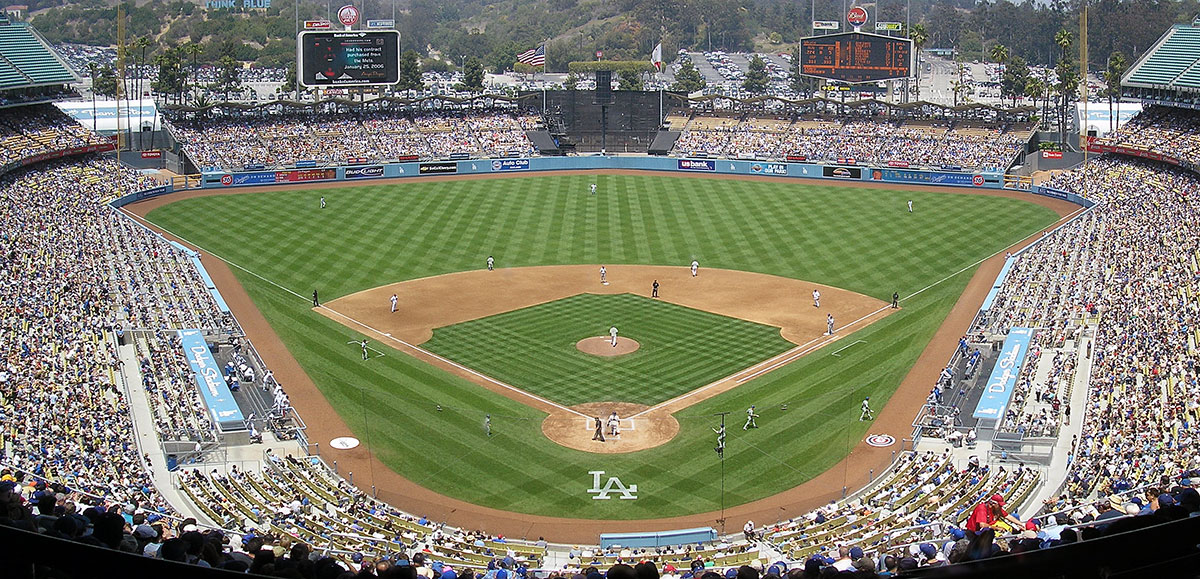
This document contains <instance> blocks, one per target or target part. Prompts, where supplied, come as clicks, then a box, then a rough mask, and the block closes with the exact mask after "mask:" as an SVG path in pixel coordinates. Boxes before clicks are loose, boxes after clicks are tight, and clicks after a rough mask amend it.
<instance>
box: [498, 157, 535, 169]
mask: <svg viewBox="0 0 1200 579" xmlns="http://www.w3.org/2000/svg"><path fill="white" fill-rule="evenodd" d="M528 170H529V159H496V160H494V161H492V171H528Z"/></svg>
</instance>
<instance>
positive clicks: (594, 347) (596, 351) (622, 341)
mask: <svg viewBox="0 0 1200 579" xmlns="http://www.w3.org/2000/svg"><path fill="white" fill-rule="evenodd" d="M575 347H576V348H577V349H578V350H579V351H580V352H583V353H584V354H591V355H593V356H620V355H623V354H630V353H633V352H636V351H637V349H638V348H641V347H642V345H641V344H639V343H637V340H632V339H630V338H621V337H618V338H617V345H616V346H615V347H614V346H613V345H612V338H609V337H608V336H596V337H594V338H584V339H582V340H579V341H578V342H575Z"/></svg>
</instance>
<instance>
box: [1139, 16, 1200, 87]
mask: <svg viewBox="0 0 1200 579" xmlns="http://www.w3.org/2000/svg"><path fill="white" fill-rule="evenodd" d="M1121 85H1123V86H1125V87H1129V88H1141V89H1156V90H1164V91H1176V92H1180V93H1192V94H1191V95H1190V96H1191V97H1195V96H1197V93H1200V25H1198V24H1197V23H1196V22H1193V23H1192V24H1190V25H1187V24H1177V25H1175V26H1172V27H1171V29H1170V30H1167V32H1166V33H1165V34H1163V35H1162V37H1161V38H1159V39H1158V41H1157V42H1155V43H1154V45H1153V46H1151V47H1150V50H1148V51H1146V54H1143V55H1142V57H1141V58H1139V59H1138V60H1137V62H1135V63H1133V66H1131V67H1130V68H1129V72H1126V73H1125V77H1124V78H1122V79H1121Z"/></svg>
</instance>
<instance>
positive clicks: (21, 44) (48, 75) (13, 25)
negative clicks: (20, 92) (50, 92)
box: [0, 22, 75, 90]
mask: <svg viewBox="0 0 1200 579" xmlns="http://www.w3.org/2000/svg"><path fill="white" fill-rule="evenodd" d="M72 82H75V75H74V74H72V73H71V70H70V69H69V68H67V66H66V65H65V64H64V63H63V62H62V61H61V60H59V59H58V57H56V56H55V55H54V52H53V51H52V50H51V49H50V46H49V45H47V44H46V43H45V42H44V41H43V40H42V38H41V36H40V35H38V34H37V32H35V31H34V30H33V28H30V26H29V25H28V24H26V23H23V22H4V23H0V90H8V89H14V88H20V87H26V86H36V85H47V84H69V83H72Z"/></svg>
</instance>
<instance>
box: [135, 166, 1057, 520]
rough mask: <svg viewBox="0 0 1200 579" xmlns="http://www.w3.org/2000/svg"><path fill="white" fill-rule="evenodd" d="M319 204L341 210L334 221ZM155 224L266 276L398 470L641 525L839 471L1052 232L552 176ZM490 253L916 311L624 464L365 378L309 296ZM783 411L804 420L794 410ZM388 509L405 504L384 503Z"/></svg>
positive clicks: (254, 288)
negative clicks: (776, 279)
mask: <svg viewBox="0 0 1200 579" xmlns="http://www.w3.org/2000/svg"><path fill="white" fill-rule="evenodd" d="M591 182H596V183H597V184H598V186H599V192H598V194H597V195H596V196H594V197H593V196H590V195H588V194H587V190H588V184H589V183H591ZM321 195H325V197H326V200H327V201H328V207H327V208H326V209H325V210H324V211H323V212H322V211H321V210H320V209H318V207H317V205H318V199H319V197H320V196H321ZM908 199H912V200H913V205H914V209H915V213H913V214H911V215H909V214H908V211H907V208H906V201H907V200H908ZM150 218H151V220H153V221H154V222H156V223H158V224H159V225H161V226H163V227H164V228H166V229H168V230H170V231H172V232H173V233H175V234H177V235H180V236H181V237H183V238H185V239H188V240H189V241H191V242H192V243H195V244H196V245H198V246H200V247H201V248H203V249H204V250H205V252H206V253H210V254H215V255H217V256H220V257H222V258H224V259H227V260H229V261H231V262H232V263H235V264H237V265H238V266H241V267H244V268H245V269H246V270H249V271H251V272H254V274H255V275H252V274H250V273H247V272H246V271H243V270H238V269H236V268H235V271H236V272H237V274H238V276H239V278H240V280H241V281H242V283H243V284H244V285H245V287H246V289H247V291H248V292H249V293H250V295H251V296H252V297H253V298H254V300H255V303H256V305H257V306H258V307H259V308H260V309H261V310H262V312H263V313H264V315H265V316H266V317H267V319H268V320H270V321H271V324H272V326H273V327H274V329H275V331H276V332H278V333H279V335H280V337H281V338H282V339H283V341H284V343H285V344H286V345H287V347H288V349H289V350H290V352H291V353H292V355H293V356H295V357H296V359H297V360H298V361H299V362H300V364H301V365H302V366H303V367H304V369H305V371H306V372H307V373H308V375H309V377H310V378H312V380H313V381H314V382H315V383H316V384H317V386H318V387H319V388H321V390H322V392H323V393H324V394H325V396H326V397H327V398H328V399H329V401H330V402H331V403H332V404H333V406H334V408H335V409H337V410H338V412H339V414H340V415H341V417H342V418H343V420H345V421H346V423H347V425H348V426H349V428H350V429H351V431H352V432H353V434H354V435H355V436H357V437H358V438H359V439H361V440H363V441H364V444H366V445H367V446H369V447H370V449H371V450H372V452H374V453H375V454H376V455H377V456H379V457H380V459H381V460H382V461H383V462H384V463H385V464H387V465H388V466H390V467H391V468H392V469H394V470H396V471H397V472H400V473H401V474H403V475H404V476H406V477H408V478H409V479H411V480H413V481H415V482H417V483H419V484H422V485H424V486H426V487H428V488H430V489H433V490H435V491H438V492H441V493H444V494H447V495H450V496H454V497H457V498H460V499H463V500H466V501H469V502H473V503H477V504H482V505H487V506H491V507H496V508H500V509H509V510H518V511H520V512H525V513H533V514H542V515H552V516H568V517H580V518H603V519H638V518H657V517H663V516H674V515H684V514H688V513H697V512H706V511H713V510H717V509H719V508H720V506H721V505H722V504H724V505H727V506H729V505H736V504H740V503H743V502H746V501H751V500H754V499H758V498H762V497H765V496H769V495H772V494H775V493H778V492H780V491H782V490H785V489H788V488H791V487H793V486H795V485H797V484H800V483H802V482H804V481H805V480H808V479H809V478H811V477H813V476H816V475H817V474H819V473H820V472H822V471H824V470H826V469H828V468H829V467H830V466H831V465H833V464H834V463H836V462H837V461H838V460H840V459H841V458H842V457H843V456H845V455H846V453H847V452H848V450H849V448H850V447H851V446H852V445H853V444H855V443H856V442H857V441H858V440H860V439H861V437H862V436H863V435H864V434H865V433H866V432H867V431H868V429H869V428H870V426H871V425H870V423H865V422H859V421H858V420H857V419H858V405H859V403H860V402H861V401H862V399H863V396H868V395H869V396H870V397H871V401H872V403H873V405H874V406H875V407H876V408H877V409H882V408H883V407H884V406H885V404H886V403H887V400H888V398H889V397H890V396H891V395H892V393H893V392H894V391H895V388H896V386H897V385H898V384H899V383H900V381H901V380H902V379H903V377H904V375H905V374H906V373H907V372H908V371H909V370H910V369H911V368H912V366H913V364H914V363H915V361H916V360H917V357H918V355H919V354H920V352H921V351H922V350H923V349H924V347H925V345H926V344H927V343H928V341H929V338H930V337H931V336H932V335H933V333H934V331H935V330H936V328H937V327H938V325H939V324H940V323H941V321H942V320H943V319H944V318H945V316H946V314H947V312H949V311H950V308H951V307H952V306H953V305H954V303H955V301H956V300H957V299H958V296H959V295H960V293H961V292H962V290H963V288H964V287H966V283H967V280H968V279H969V278H970V275H971V273H972V272H973V270H974V268H973V267H972V266H973V264H975V263H976V262H977V261H978V260H979V259H981V258H984V257H986V256H988V255H991V254H993V253H995V252H997V251H1003V249H1004V248H1005V247H1008V246H1009V245H1011V244H1012V243H1013V242H1015V241H1017V240H1019V239H1021V238H1024V237H1026V236H1028V235H1030V234H1032V233H1034V232H1035V231H1037V230H1038V229H1039V228H1040V227H1043V226H1045V225H1047V224H1049V223H1052V222H1053V221H1054V220H1055V215H1054V214H1053V213H1052V212H1050V211H1049V210H1047V209H1045V208H1042V207H1039V206H1037V205H1034V204H1031V203H1025V202H1022V201H1019V200H1014V199H1004V198H998V197H986V196H974V195H960V194H954V193H941V192H937V191H929V192H909V191H892V190H885V189H856V188H853V187H849V186H847V184H845V183H843V184H839V185H827V184H825V183H814V182H811V181H800V180H790V179H780V180H778V181H769V182H768V181H734V180H720V179H697V178H685V177H674V176H666V175H663V176H659V175H588V174H578V175H563V174H559V175H554V174H550V175H542V176H536V177H528V178H514V179H496V180H478V181H431V182H407V183H406V182H401V183H398V184H390V183H389V184H374V185H370V186H363V187H354V188H350V187H348V188H343V189H323V190H321V191H314V190H301V191H282V190H280V191H270V192H267V193H252V194H233V195H225V196H216V197H203V198H195V199H188V200H183V201H179V202H177V203H173V204H171V205H168V206H165V207H162V208H160V209H158V210H156V211H154V212H153V213H151V214H150ZM489 254H492V255H495V256H496V258H497V260H498V266H499V267H501V268H503V267H510V266H522V265H549V264H581V263H582V264H599V263H606V264H608V265H610V266H612V265H614V264H621V263H637V264H658V265H677V266H683V265H686V264H687V263H689V262H690V261H691V259H692V258H693V257H695V258H696V259H699V260H700V263H701V267H723V268H729V269H741V270H748V271H758V272H764V273H773V274H777V275H783V276H787V277H792V278H797V279H805V280H811V281H815V282H820V283H827V284H831V285H836V286H841V287H845V288H848V289H852V290H856V291H860V292H862V293H865V294H868V295H871V296H874V297H876V298H879V299H882V300H890V299H891V295H892V292H893V291H899V292H900V295H901V296H902V298H904V299H903V300H902V306H903V309H902V310H901V311H900V312H898V313H896V314H893V315H891V316H888V317H887V318H885V319H884V320H882V321H880V322H878V323H876V324H874V325H872V326H870V327H869V328H866V329H865V330H862V331H859V332H856V333H855V334H854V340H856V341H857V340H862V341H863V343H860V344H857V345H855V346H854V347H852V348H849V349H846V350H845V351H843V352H841V353H840V354H839V356H837V357H834V356H831V355H830V352H831V351H832V350H830V349H822V350H819V351H817V352H814V353H812V354H809V355H807V356H805V357H803V358H801V359H800V360H798V361H797V362H795V363H792V364H789V365H788V366H786V367H784V368H781V369H779V370H776V371H774V372H771V373H769V374H767V375H765V376H763V377H761V378H757V379H755V380H751V381H749V382H747V383H745V384H743V385H741V386H739V387H738V388H736V389H734V390H732V391H730V392H727V393H725V394H722V395H720V396H716V397H713V398H711V399H709V400H706V401H704V402H702V403H700V404H699V405H697V406H694V407H691V408H687V409H685V410H683V411H681V412H679V413H677V414H676V418H677V419H678V420H679V423H680V433H679V435H678V436H677V437H676V438H675V439H674V440H672V441H671V442H669V443H667V444H665V445H663V446H660V447H657V448H653V449H649V450H646V451H641V452H637V453H633V454H624V455H596V454H592V453H586V452H579V451H573V450H570V449H566V448H563V447H561V446H558V445H556V444H554V443H552V442H550V441H549V440H547V439H546V438H545V437H544V436H543V435H542V433H541V420H542V419H543V418H544V416H545V415H544V414H543V413H541V412H539V411H535V410H533V409H532V408H530V407H528V406H525V405H523V404H520V403H518V402H514V401H512V400H510V399H508V398H505V397H503V396H500V395H498V394H494V393H492V392H490V391H488V390H486V389H484V388H481V387H479V386H477V385H474V384H471V383H469V382H467V381H465V380H462V379H460V378H457V377H455V376H453V375H451V374H449V373H447V372H443V371H441V370H438V369H436V368H433V367H432V366H429V365H427V364H425V363H423V362H420V361H417V360H416V359H414V358H411V357H409V356H404V355H399V354H396V355H388V356H385V357H381V358H375V359H372V360H371V361H369V362H366V363H364V362H362V361H361V360H360V357H361V356H360V351H359V350H357V349H355V348H354V347H353V346H352V345H347V344H346V341H348V340H352V339H361V335H360V334H358V333H357V332H355V331H353V330H350V329H348V328H346V327H345V326H342V325H341V324H338V323H336V322H333V321H331V320H328V319H327V318H325V317H324V316H321V315H319V314H316V313H314V312H312V311H311V309H310V305H311V304H310V303H309V299H310V298H309V294H311V292H312V290H313V288H320V290H321V295H322V296H324V297H325V298H326V299H329V298H332V297H336V296H339V295H344V294H346V293H350V292H353V291H358V290H362V289H366V288H370V287H375V286H378V285H381V284H384V283H390V282H394V281H400V280H404V279H413V278H420V277H426V276H429V275H435V274H440V273H447V272H452V271H461V270H466V269H478V268H482V267H483V265H484V259H485V258H486V257H487V255H489ZM956 272H958V273H956ZM259 276H261V277H259ZM265 280H270V282H268V281H265ZM939 282H940V283H939ZM276 284H278V285H276ZM931 284H937V285H932V286H931V287H929V288H928V289H926V290H924V291H923V292H921V293H920V294H918V295H916V296H914V297H912V298H909V297H908V296H909V295H910V294H912V293H913V292H916V291H917V290H920V289H922V288H926V287H927V286H930V285H931ZM280 286H282V288H285V289H281V287H280ZM292 292H294V293H292ZM297 294H298V295H297ZM370 338H371V339H372V340H373V341H374V340H375V339H376V338H377V336H370ZM827 350H828V351H827ZM389 354H390V353H389ZM751 404H755V405H757V406H758V408H759V409H760V413H761V414H762V418H760V419H759V426H760V428H758V429H757V430H753V431H749V432H745V433H743V432H742V431H741V429H739V428H732V429H731V430H730V435H729V441H728V444H729V449H728V452H727V453H726V458H725V469H724V472H725V478H724V481H722V479H721V476H720V473H721V468H720V463H718V462H717V460H716V454H715V453H714V452H713V451H712V446H713V432H712V427H713V426H715V422H714V420H715V419H714V418H713V416H712V414H713V413H714V412H718V411H726V412H731V413H733V414H735V415H739V414H742V413H744V412H745V409H746V408H747V407H748V406H749V405H751ZM784 404H786V405H787V407H788V410H786V411H781V410H779V409H780V408H781V407H782V405H784ZM439 408H440V409H441V412H439V411H438V409H439ZM484 414H491V415H492V419H493V427H494V431H495V433H496V434H495V436H493V437H491V438H488V437H486V436H485V435H484V433H483V428H482V423H483V416H484ZM320 442H323V443H324V442H326V441H320ZM882 466H883V465H882V464H881V465H879V466H878V467H877V470H876V473H878V472H879V470H878V468H882ZM596 469H601V470H605V471H606V472H608V473H610V474H611V475H615V476H620V477H621V480H622V481H624V482H625V483H626V484H638V485H639V488H640V492H639V497H638V500H636V501H618V500H611V501H594V500H591V496H590V495H588V494H587V493H585V492H583V489H585V488H587V487H588V486H589V485H590V484H591V476H590V475H589V474H588V471H590V470H596ZM356 475H357V476H356V480H355V482H356V483H357V484H359V485H362V486H366V485H368V484H372V483H371V481H370V480H369V479H368V478H366V477H369V473H368V474H367V475H366V477H364V474H363V473H356ZM867 476H868V473H866V472H860V473H851V472H847V473H844V479H845V481H846V483H845V484H847V485H848V486H849V487H850V488H851V489H853V488H856V487H855V485H862V484H863V483H864V482H865V481H866V477H867ZM722 482H723V483H724V484H722ZM722 489H724V495H723V496H722ZM380 496H381V497H383V498H385V499H387V500H391V501H394V502H396V503H397V504H398V505H399V506H404V504H405V499H404V497H400V496H395V495H389V494H388V492H387V489H380ZM817 498H820V497H817ZM833 498H837V497H836V496H830V497H824V499H825V500H829V499H833ZM426 514H429V515H430V516H434V517H435V518H436V513H426ZM794 514H796V513H792V512H789V513H781V517H785V516H791V515H794Z"/></svg>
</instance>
